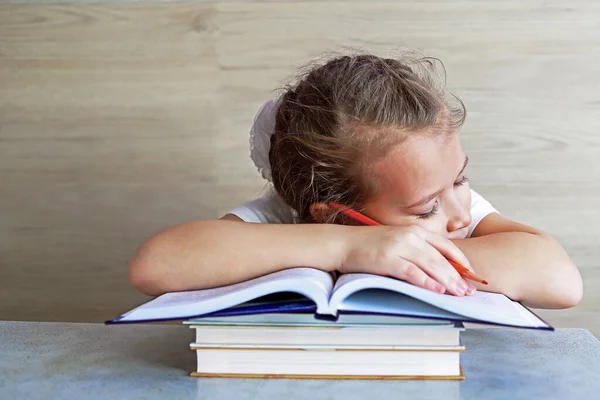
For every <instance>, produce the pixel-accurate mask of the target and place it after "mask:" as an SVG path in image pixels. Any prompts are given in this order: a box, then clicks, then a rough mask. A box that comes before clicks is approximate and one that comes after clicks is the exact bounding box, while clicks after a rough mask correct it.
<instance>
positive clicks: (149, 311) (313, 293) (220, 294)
mask: <svg viewBox="0 0 600 400" xmlns="http://www.w3.org/2000/svg"><path fill="white" fill-rule="evenodd" d="M332 288H333V278H332V277H331V275H330V274H328V273H327V272H324V271H320V270H317V269H313V268H293V269H287V270H282V271H278V272H275V273H272V274H269V275H265V276H261V277H259V278H255V279H252V280H249V281H246V282H241V283H236V284H234V285H229V286H223V287H219V288H215V289H205V290H193V291H186V292H174V293H167V294H164V295H162V296H160V297H158V298H156V299H154V300H152V301H150V302H148V303H146V304H143V305H141V306H139V307H137V308H135V309H133V310H131V311H129V312H128V313H126V314H124V315H123V316H122V317H121V318H120V319H119V321H140V320H153V319H167V318H187V317H193V316H198V315H203V314H208V313H211V312H215V311H219V310H223V309H227V308H230V307H233V306H236V305H239V304H242V303H245V302H247V301H250V300H252V299H255V298H257V297H261V296H265V295H268V294H273V293H281V292H295V293H299V294H301V295H304V296H306V297H308V298H309V299H311V300H313V301H314V302H315V303H316V304H317V309H320V310H323V308H325V309H326V308H327V301H328V298H329V294H330V293H331V290H332Z"/></svg>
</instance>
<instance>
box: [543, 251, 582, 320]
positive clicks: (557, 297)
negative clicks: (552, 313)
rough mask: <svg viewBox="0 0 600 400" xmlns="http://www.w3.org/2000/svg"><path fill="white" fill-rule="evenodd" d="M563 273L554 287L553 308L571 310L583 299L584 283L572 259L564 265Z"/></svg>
mask: <svg viewBox="0 0 600 400" xmlns="http://www.w3.org/2000/svg"><path fill="white" fill-rule="evenodd" d="M559 270H560V271H562V272H561V273H559V274H557V275H556V277H555V284H554V285H552V286H553V288H552V291H551V294H552V300H553V301H552V302H553V303H554V304H553V307H552V308H559V309H564V308H571V307H575V306H576V305H577V304H579V302H580V301H581V299H582V298H583V281H582V279H581V274H580V273H579V270H578V269H577V266H576V265H575V263H573V261H571V260H570V259H569V260H568V261H567V262H565V263H563V265H562V268H560V269H559Z"/></svg>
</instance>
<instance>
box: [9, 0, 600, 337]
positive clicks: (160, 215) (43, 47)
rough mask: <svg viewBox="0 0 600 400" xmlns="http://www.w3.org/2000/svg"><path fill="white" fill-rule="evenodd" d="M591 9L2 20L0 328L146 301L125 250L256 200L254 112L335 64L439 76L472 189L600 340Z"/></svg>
mask: <svg viewBox="0 0 600 400" xmlns="http://www.w3.org/2000/svg"><path fill="white" fill-rule="evenodd" d="M599 17H600V3H597V2H593V1H572V2H568V3H565V2H559V1H548V2H538V1H516V0H511V1H505V2H493V1H483V2H482V1H474V0H473V1H456V2H440V1H421V2H392V1H389V2H388V1H378V2H359V1H351V2H346V3H344V4H341V3H338V2H329V1H324V2H296V1H286V2H270V1H264V2H263V1H236V2H196V3H193V4H192V3H189V4H186V3H177V2H152V3H150V2H148V3H145V2H127V3H116V2H113V3H110V2H89V3H88V2H84V1H81V2H74V3H60V4H52V2H49V1H43V2H33V1H22V2H19V1H12V2H10V3H3V4H2V5H0V183H1V185H2V186H1V192H0V219H1V221H2V223H0V235H1V237H2V239H3V240H2V241H0V268H1V274H2V277H1V279H0V318H2V319H26V320H55V321H56V320H71V321H97V320H103V319H108V318H112V317H113V316H114V315H116V314H119V313H120V312H122V311H124V310H127V309H128V308H130V307H132V306H133V305H135V304H137V303H140V302H142V301H144V300H145V297H143V296H141V295H139V294H137V293H135V292H134V291H133V290H132V289H130V288H129V287H128V284H127V281H126V271H125V264H126V261H127V259H128V257H129V256H130V255H131V253H132V252H133V251H134V249H135V248H136V246H137V245H138V244H139V243H140V242H141V241H142V240H144V239H145V238H146V237H147V236H149V235H150V234H152V233H154V232H156V231H157V230H159V229H161V228H163V227H165V226H167V225H170V224H172V223H177V222H180V221H185V220H188V219H195V218H213V217H216V216H218V215H221V214H223V213H225V212H226V211H227V210H228V209H229V208H231V207H233V206H235V205H237V204H239V203H240V202H243V201H245V200H247V199H249V198H253V197H254V196H256V195H258V194H259V193H260V192H261V190H262V188H263V184H264V182H263V181H262V180H261V179H260V177H259V176H258V174H257V173H256V171H255V169H254V167H253V165H252V163H251V161H250V160H249V157H248V152H249V150H248V128H249V126H250V124H251V122H252V118H253V117H254V113H255V112H256V110H257V109H258V107H259V106H260V105H261V104H262V103H263V102H264V100H265V99H266V98H268V97H269V96H272V95H274V92H273V90H274V89H275V88H277V87H279V86H281V85H282V84H284V83H285V82H286V80H287V79H288V78H289V77H290V76H293V74H294V71H295V69H296V68H297V67H298V66H299V65H301V64H304V63H305V62H307V61H309V60H311V59H314V58H316V57H319V56H320V55H321V54H323V52H327V51H336V50H340V49H343V48H345V47H352V48H358V49H364V50H368V51H373V52H377V53H379V54H384V55H395V54H398V53H399V51H400V50H401V49H403V48H416V49H419V50H421V51H422V52H423V53H425V54H427V55H432V56H436V57H439V58H440V59H442V60H443V61H444V64H445V66H446V69H447V74H448V84H449V86H450V87H451V88H452V89H453V90H454V91H455V92H456V93H457V94H458V95H459V96H460V97H461V98H462V99H463V100H464V102H465V104H466V106H467V109H468V118H467V123H466V125H465V127H464V129H463V132H462V138H463V145H464V147H465V151H466V152H467V154H468V155H469V157H470V159H471V166H470V168H469V171H468V175H469V177H470V179H471V182H472V184H473V187H474V188H475V189H476V190H478V191H479V192H480V193H482V194H483V195H484V196H485V197H487V198H488V199H489V200H490V201H492V203H493V204H494V205H495V206H496V207H497V208H498V209H499V210H500V211H501V212H502V213H503V214H505V215H507V216H508V217H510V218H515V219H517V220H519V221H522V222H524V223H529V224H532V225H534V226H536V227H539V228H541V229H543V230H545V231H547V232H549V233H551V234H552V235H554V236H555V237H557V238H558V240H559V241H560V242H561V243H562V244H563V245H564V246H565V248H566V249H567V250H568V252H569V253H570V254H571V255H572V257H573V258H574V259H575V261H576V262H577V264H578V265H579V267H580V269H581V271H582V274H583V276H584V279H585V297H584V301H583V302H582V304H581V305H580V306H578V307H576V308H575V309H572V310H567V311H544V312H541V313H540V314H541V316H542V317H543V318H546V319H547V320H548V321H549V322H550V323H552V324H553V325H555V326H577V327H585V328H588V329H590V330H592V332H593V333H595V334H596V335H597V336H599V335H600V318H598V317H597V315H598V312H599V311H600V294H599V293H600V292H598V290H597V288H598V287H599V285H600V265H599V263H598V261H597V260H598V250H597V249H598V248H599V245H600V229H599V228H598V227H599V226H600V213H598V212H597V207H598V205H599V203H600V201H599V200H600V183H599V182H600V179H599V178H600V162H599V161H598V160H600V111H599V110H600V107H599V106H600V101H599V100H598V94H597V92H598V90H597V89H598V87H600V24H599V23H598V21H599Z"/></svg>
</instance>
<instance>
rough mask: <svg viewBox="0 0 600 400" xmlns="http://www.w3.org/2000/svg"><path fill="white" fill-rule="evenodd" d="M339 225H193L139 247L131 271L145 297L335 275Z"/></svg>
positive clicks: (222, 222) (167, 232)
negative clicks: (268, 277)
mask: <svg viewBox="0 0 600 400" xmlns="http://www.w3.org/2000/svg"><path fill="white" fill-rule="evenodd" d="M344 229H347V228H346V227H343V226H337V225H321V224H320V225H304V224H302V225H280V224H252V223H245V222H237V221H226V220H214V221H194V222H189V223H186V224H182V225H177V226H174V227H171V228H169V229H167V230H165V231H163V232H161V233H159V234H157V235H155V236H154V237H152V238H150V239H149V240H148V241H147V242H146V243H144V245H142V246H141V247H140V249H139V250H138V252H137V253H136V254H135V256H134V257H133V258H132V260H131V262H130V265H129V276H130V280H131V282H132V284H133V285H134V286H135V287H137V288H138V289H139V290H141V291H142V292H144V293H147V294H151V295H158V294H161V293H164V292H169V291H180V290H191V289H203V288H210V287H217V286H223V285H228V284H231V283H236V282H241V281H244V280H248V279H251V278H255V277H258V276H261V275H265V274H268V273H271V272H275V271H278V270H282V269H286V268H291V267H297V266H306V267H314V268H319V269H323V270H326V271H332V270H334V269H336V268H337V267H338V266H339V263H340V259H341V258H342V254H341V252H342V246H343V243H342V242H341V239H338V238H340V237H341V236H343V235H341V234H340V233H341V231H342V230H344Z"/></svg>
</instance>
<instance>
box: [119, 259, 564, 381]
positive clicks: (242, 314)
mask: <svg viewBox="0 0 600 400" xmlns="http://www.w3.org/2000/svg"><path fill="white" fill-rule="evenodd" d="M181 319H183V320H184V324H186V325H188V326H190V327H191V328H193V329H195V330H196V339H195V341H194V342H193V343H192V344H191V348H192V350H194V351H196V354H197V359H198V365H197V370H196V371H195V372H192V375H194V376H211V377H215V376H220V377H272V378H277V377H281V378H289V377H293V378H332V379H333V378H335V379H340V378H347V379H462V378H464V376H463V374H462V371H461V368H460V354H461V353H462V352H464V351H465V347H464V346H463V345H462V344H461V342H460V332H461V331H462V330H463V329H464V328H463V322H473V323H480V324H493V325H501V326H511V327H518V328H529V329H546V330H552V329H553V328H552V327H551V326H550V325H548V324H547V323H546V322H544V321H543V320H541V319H540V318H539V317H537V316H536V315H535V314H534V313H533V312H532V311H530V310H529V309H528V308H526V307H525V306H523V305H521V304H520V303H518V302H515V301H512V300H510V299H509V298H507V297H506V296H504V295H501V294H496V293H487V292H482V291H479V292H477V293H476V294H475V295H472V296H465V297H455V296H452V295H446V294H438V293H434V292H431V291H428V290H425V289H421V288H419V287H416V286H413V285H411V284H408V283H406V282H403V281H400V280H397V279H393V278H388V277H382V276H377V275H370V274H346V275H341V276H339V277H338V276H336V275H334V274H329V273H326V272H323V271H320V270H317V269H312V268H293V269H288V270H283V271H278V272H275V273H272V274H269V275H265V276H262V277H259V278H255V279H252V280H249V281H246V282H242V283H238V284H234V285H229V286H225V287H220V288H214V289H205V290H195V291H187V292H176V293H167V294H164V295H162V296H160V297H158V298H156V299H154V300H152V301H149V302H147V303H145V304H143V305H141V306H139V307H137V308H135V309H133V310H131V311H129V312H127V313H125V314H123V315H121V316H119V317H117V318H115V319H113V320H112V321H107V323H109V324H119V323H135V322H149V321H162V320H181Z"/></svg>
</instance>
